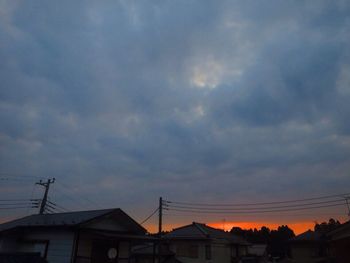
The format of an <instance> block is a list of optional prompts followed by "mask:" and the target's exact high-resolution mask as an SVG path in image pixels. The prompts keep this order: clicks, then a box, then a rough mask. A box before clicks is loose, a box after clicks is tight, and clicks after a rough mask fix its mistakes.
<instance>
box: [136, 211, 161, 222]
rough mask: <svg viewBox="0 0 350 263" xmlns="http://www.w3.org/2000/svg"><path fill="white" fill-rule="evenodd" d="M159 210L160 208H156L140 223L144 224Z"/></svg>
mask: <svg viewBox="0 0 350 263" xmlns="http://www.w3.org/2000/svg"><path fill="white" fill-rule="evenodd" d="M158 210H159V208H157V209H156V210H154V211H153V212H152V213H151V214H150V215H149V216H148V217H146V218H145V219H144V220H143V221H142V222H141V223H140V225H142V224H144V223H145V222H147V220H148V219H150V218H151V217H152V216H154V215H155V213H157V212H158Z"/></svg>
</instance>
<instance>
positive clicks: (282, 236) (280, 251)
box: [230, 225, 295, 257]
mask: <svg viewBox="0 0 350 263" xmlns="http://www.w3.org/2000/svg"><path fill="white" fill-rule="evenodd" d="M230 232H231V233H232V234H235V235H238V236H241V237H243V238H245V239H246V240H247V241H248V242H250V243H253V244H267V253H268V254H269V255H271V256H274V257H285V256H286V255H287V254H288V244H287V241H288V240H289V239H291V238H292V237H294V236H295V234H294V232H293V230H292V229H290V228H289V227H288V226H287V225H282V226H279V227H278V228H277V230H270V229H269V228H268V227H265V226H263V227H262V228H261V229H260V230H258V229H256V228H254V229H248V230H245V229H241V228H239V227H234V228H232V229H231V231H230Z"/></svg>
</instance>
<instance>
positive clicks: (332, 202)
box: [165, 199, 345, 211]
mask: <svg viewBox="0 0 350 263" xmlns="http://www.w3.org/2000/svg"><path fill="white" fill-rule="evenodd" d="M344 202H345V200H344V199H337V200H329V201H322V202H312V203H304V204H293V205H284V206H265V207H248V208H247V207H240V208H213V207H198V206H185V205H182V206H181V205H171V204H169V205H166V206H165V207H166V208H181V209H193V210H202V211H251V210H257V211H260V210H270V209H283V208H298V207H308V206H315V205H324V204H338V203H344Z"/></svg>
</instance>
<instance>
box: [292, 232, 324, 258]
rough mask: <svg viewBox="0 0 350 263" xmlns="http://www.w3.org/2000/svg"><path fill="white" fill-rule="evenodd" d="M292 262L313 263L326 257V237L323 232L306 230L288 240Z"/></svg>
mask: <svg viewBox="0 0 350 263" xmlns="http://www.w3.org/2000/svg"><path fill="white" fill-rule="evenodd" d="M289 244H290V257H291V259H293V260H294V261H293V262H300V263H313V262H315V263H316V262H320V261H322V260H326V259H328V248H327V239H326V237H325V235H324V234H322V233H321V232H317V231H311V230H308V231H306V232H304V233H302V234H300V235H298V236H296V237H294V238H292V239H291V240H290V242H289Z"/></svg>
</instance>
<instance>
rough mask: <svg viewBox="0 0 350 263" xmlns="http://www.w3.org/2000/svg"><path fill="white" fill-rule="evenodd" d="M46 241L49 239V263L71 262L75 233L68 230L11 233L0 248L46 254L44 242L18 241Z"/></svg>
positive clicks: (0, 249)
mask: <svg viewBox="0 0 350 263" xmlns="http://www.w3.org/2000/svg"><path fill="white" fill-rule="evenodd" d="M18 239H20V240H27V241H35V240H37V241H45V240H49V241H50V242H49V246H48V251H47V258H46V259H47V260H48V262H49V263H70V261H71V255H72V248H73V242H74V234H73V233H72V232H68V231H57V230H56V231H53V230H47V231H45V233H43V232H42V231H31V232H30V233H24V234H21V235H20V234H15V233H14V234H9V235H7V237H6V238H4V241H2V245H1V248H0V251H1V252H39V253H41V255H44V252H45V247H46V246H45V245H44V243H42V242H38V243H35V242H17V240H18Z"/></svg>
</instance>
